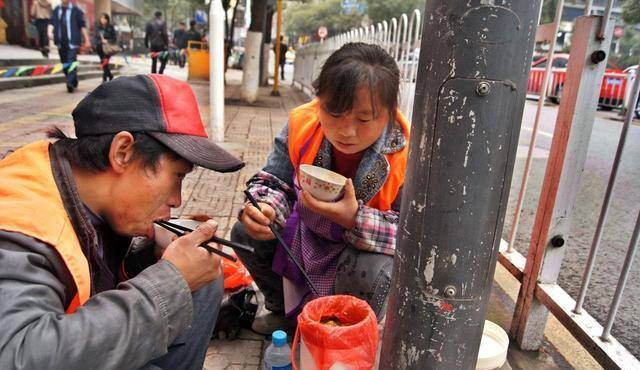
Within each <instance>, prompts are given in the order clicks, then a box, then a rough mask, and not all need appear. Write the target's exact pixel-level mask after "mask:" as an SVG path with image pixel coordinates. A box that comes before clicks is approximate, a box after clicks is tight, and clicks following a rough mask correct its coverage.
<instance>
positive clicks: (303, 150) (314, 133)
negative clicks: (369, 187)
mask: <svg viewBox="0 0 640 370" xmlns="http://www.w3.org/2000/svg"><path fill="white" fill-rule="evenodd" d="M318 109H320V104H319V102H318V100H317V99H313V100H312V101H311V102H309V103H307V104H304V105H301V106H299V107H297V108H295V109H293V110H292V111H291V114H290V115H289V138H288V142H289V158H291V163H292V164H293V168H295V169H296V171H297V170H298V167H299V166H300V165H301V164H313V161H314V160H315V158H316V155H317V154H318V151H319V150H320V145H322V140H323V139H324V133H323V132H322V129H321V128H320V119H319V116H318ZM396 121H397V122H398V123H399V124H400V126H401V127H402V130H403V131H404V136H405V139H406V142H407V144H408V143H409V130H410V124H409V122H408V121H407V119H406V118H405V117H404V116H403V115H402V113H400V111H399V110H398V111H396ZM408 153H409V146H408V145H405V146H404V148H402V149H401V150H399V151H397V152H395V153H389V154H385V157H386V159H387V162H388V163H389V174H388V176H387V179H386V181H385V183H384V184H383V185H382V188H380V190H379V191H378V193H377V194H376V195H375V196H374V197H373V198H371V200H370V201H369V202H367V206H369V207H373V208H376V209H379V210H381V211H388V210H389V209H391V204H392V203H393V201H394V200H395V199H396V197H397V196H398V192H399V191H400V188H401V187H402V185H403V184H404V175H405V171H406V169H407V157H408Z"/></svg>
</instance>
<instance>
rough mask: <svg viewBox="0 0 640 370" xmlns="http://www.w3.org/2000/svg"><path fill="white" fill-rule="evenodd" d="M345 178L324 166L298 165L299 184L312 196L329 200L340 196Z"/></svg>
mask: <svg viewBox="0 0 640 370" xmlns="http://www.w3.org/2000/svg"><path fill="white" fill-rule="evenodd" d="M346 182H347V178H346V177H344V176H342V175H340V174H339V173H335V172H333V171H330V170H327V169H326V168H322V167H317V166H312V165H310V164H301V165H300V186H301V187H302V189H303V190H305V191H308V192H309V193H311V195H313V197H314V198H316V199H319V200H322V201H325V202H331V201H334V200H336V199H338V198H340V197H341V196H342V194H343V191H344V184H345V183H346Z"/></svg>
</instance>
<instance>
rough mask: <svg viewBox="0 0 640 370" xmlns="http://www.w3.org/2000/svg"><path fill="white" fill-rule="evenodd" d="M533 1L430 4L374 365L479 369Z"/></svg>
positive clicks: (443, 0) (535, 7) (533, 22)
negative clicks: (386, 299)
mask: <svg viewBox="0 0 640 370" xmlns="http://www.w3.org/2000/svg"><path fill="white" fill-rule="evenodd" d="M472 3H473V4H472ZM540 3H541V1H540V0H535V1H507V2H501V3H500V5H494V4H493V2H492V1H491V2H489V1H487V2H469V1H467V0H433V1H429V2H427V10H426V12H425V14H427V16H426V17H425V19H424V26H423V32H422V35H438V37H423V38H422V44H421V50H422V51H425V52H422V53H420V60H419V65H418V70H419V71H420V73H418V77H417V81H416V93H415V103H414V107H413V117H414V120H413V125H412V133H411V151H410V154H409V163H408V168H407V173H408V174H411V176H407V178H406V181H405V184H404V190H403V194H404V196H403V201H402V211H401V216H400V223H399V226H398V241H397V250H396V257H395V263H394V272H393V281H392V287H391V293H390V296H389V304H388V309H387V321H386V327H385V332H384V336H383V341H382V351H381V360H380V369H474V368H475V365H476V359H477V355H478V349H479V346H480V339H481V337H482V329H483V326H484V320H485V313H486V308H487V303H488V298H489V293H490V290H491V285H492V282H493V274H494V270H495V264H496V257H497V254H498V248H499V244H500V234H501V230H502V225H503V222H504V214H505V211H506V206H507V202H506V199H508V193H509V185H510V179H511V175H512V173H513V165H514V162H515V155H516V149H517V145H518V137H519V130H520V122H521V119H522V112H523V109H524V102H525V96H526V84H527V72H528V71H529V66H530V65H531V53H532V51H533V41H534V36H535V30H536V26H537V24H538V15H539V10H540Z"/></svg>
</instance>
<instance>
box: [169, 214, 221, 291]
mask: <svg viewBox="0 0 640 370" xmlns="http://www.w3.org/2000/svg"><path fill="white" fill-rule="evenodd" d="M217 230H218V224H217V223H216V222H215V221H213V220H209V221H207V222H203V223H201V224H200V225H198V227H197V228H196V229H195V230H194V231H193V232H192V233H189V234H187V235H185V236H183V237H180V238H178V239H176V240H174V241H173V242H171V244H169V245H168V246H167V248H166V249H165V251H164V253H163V254H162V259H165V260H167V261H169V262H171V263H172V264H173V265H174V266H175V267H176V268H177V269H178V270H179V271H180V272H181V273H182V276H183V277H184V279H185V280H186V281H187V284H188V285H189V288H190V289H191V291H192V292H193V291H196V290H198V289H199V288H201V287H202V286H204V285H206V284H208V283H210V282H212V281H214V280H215V279H217V278H218V277H220V275H221V274H222V272H221V269H220V256H218V255H217V254H213V253H210V252H208V251H207V250H206V249H204V248H201V247H199V245H200V244H201V243H204V242H206V241H207V240H209V239H211V237H213V236H214V235H215V233H216V231H217Z"/></svg>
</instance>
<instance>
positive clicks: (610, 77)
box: [527, 53, 627, 109]
mask: <svg viewBox="0 0 640 370" xmlns="http://www.w3.org/2000/svg"><path fill="white" fill-rule="evenodd" d="M568 64H569V54H563V53H559V54H554V56H553V64H552V66H551V67H552V69H551V71H552V73H553V76H552V78H551V80H550V81H549V88H548V90H547V96H548V98H549V100H550V101H551V102H552V103H555V104H559V103H560V98H561V96H562V90H563V88H564V83H565V81H566V78H567V66H568ZM546 67H547V57H546V56H545V57H542V58H540V59H537V60H536V61H535V62H533V63H532V64H531V71H530V72H529V82H528V84H527V93H530V94H539V93H540V90H541V89H542V77H543V76H544V71H545V68H546ZM626 83H627V78H626V74H625V73H624V72H623V71H622V70H621V69H620V68H619V67H618V66H616V65H615V64H614V63H612V62H607V67H606V69H605V74H604V78H603V80H602V87H601V88H600V98H599V99H598V106H599V107H600V108H602V109H612V108H617V107H620V106H621V105H622V104H623V101H624V93H625V89H626Z"/></svg>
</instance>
